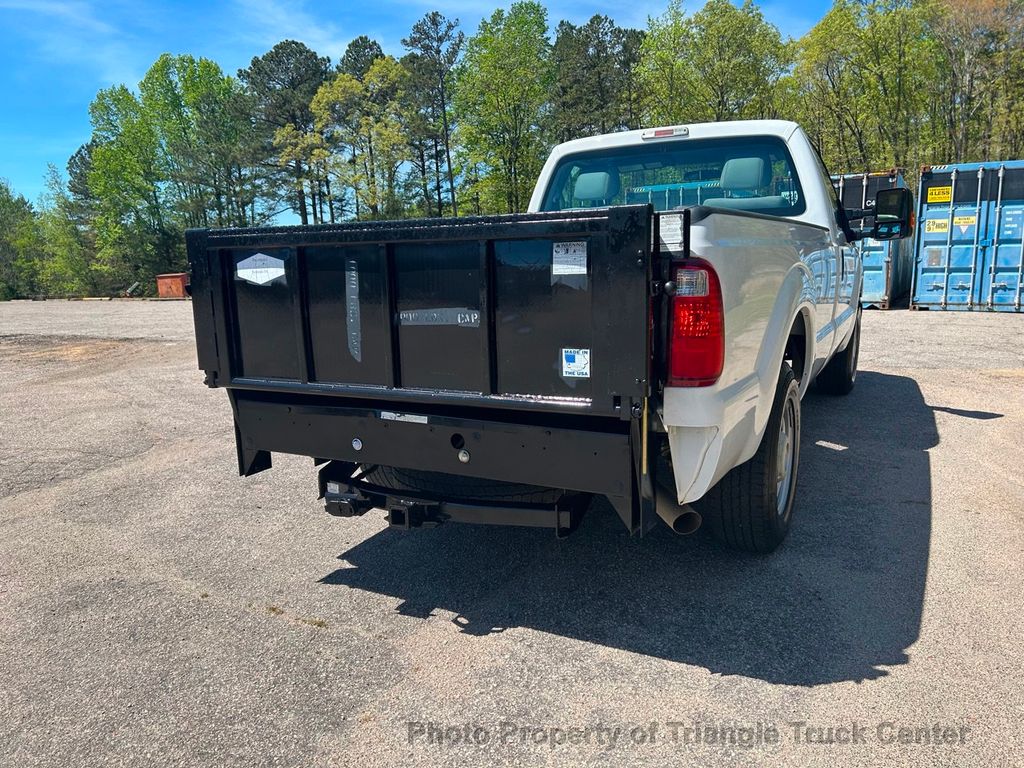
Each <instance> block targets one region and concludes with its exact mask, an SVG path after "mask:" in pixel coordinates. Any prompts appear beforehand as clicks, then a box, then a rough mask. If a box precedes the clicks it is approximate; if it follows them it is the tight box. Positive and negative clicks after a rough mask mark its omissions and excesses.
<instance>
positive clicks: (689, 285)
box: [667, 259, 725, 387]
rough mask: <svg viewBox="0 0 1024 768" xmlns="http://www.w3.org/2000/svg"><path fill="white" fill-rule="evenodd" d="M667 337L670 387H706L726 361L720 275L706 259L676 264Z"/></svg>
mask: <svg viewBox="0 0 1024 768" xmlns="http://www.w3.org/2000/svg"><path fill="white" fill-rule="evenodd" d="M673 268H674V269H675V283H676V292H675V295H674V296H673V297H672V308H671V313H672V317H671V328H670V330H669V340H668V381H667V384H668V386H670V387H706V386H708V385H710V384H714V383H715V382H716V381H718V377H719V376H721V375H722V365H723V363H724V362H725V311H724V309H723V308H722V287H721V285H720V284H719V282H718V275H717V274H716V273H715V270H714V269H712V268H711V265H710V264H708V263H707V262H704V261H699V260H696V259H694V260H690V261H687V262H685V263H682V264H676V265H674V267H673Z"/></svg>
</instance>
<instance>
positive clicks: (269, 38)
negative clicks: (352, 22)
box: [233, 0, 349, 62]
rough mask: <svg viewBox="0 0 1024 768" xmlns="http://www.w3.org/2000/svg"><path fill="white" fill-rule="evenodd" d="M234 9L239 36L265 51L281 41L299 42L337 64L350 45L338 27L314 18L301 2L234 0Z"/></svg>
mask: <svg viewBox="0 0 1024 768" xmlns="http://www.w3.org/2000/svg"><path fill="white" fill-rule="evenodd" d="M233 6H234V9H235V13H234V14H233V25H239V26H240V27H241V29H240V30H239V32H238V34H239V35H240V36H241V37H242V38H243V39H246V40H248V41H250V42H253V43H256V44H258V45H260V46H263V47H264V48H266V49H269V48H271V47H272V46H274V45H276V44H277V43H279V42H281V41H282V40H298V41H299V42H301V43H305V44H306V45H308V46H309V47H310V48H312V49H313V50H314V51H316V52H317V53H319V54H320V55H321V56H324V55H326V56H330V57H331V61H334V62H336V61H338V59H340V58H341V55H342V54H343V53H344V52H345V47H346V46H347V45H348V42H349V38H348V37H346V36H345V35H344V34H343V33H342V31H341V29H340V28H339V27H338V26H337V25H335V24H333V23H332V22H330V21H325V20H323V19H320V18H316V17H315V16H314V15H313V14H312V13H310V12H309V11H308V10H307V8H306V3H304V2H301V0H235V1H234V3H233ZM258 53H259V51H254V55H256V54H258Z"/></svg>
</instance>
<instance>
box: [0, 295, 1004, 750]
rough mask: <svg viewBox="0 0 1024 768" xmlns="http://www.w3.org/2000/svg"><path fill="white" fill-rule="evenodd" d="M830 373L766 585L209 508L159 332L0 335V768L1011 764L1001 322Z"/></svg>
mask: <svg viewBox="0 0 1024 768" xmlns="http://www.w3.org/2000/svg"><path fill="white" fill-rule="evenodd" d="M860 368H861V373H860V376H859V378H858V382H857V387H856V389H855V390H854V392H853V393H852V394H851V395H850V396H849V397H847V398H841V399H830V398H827V397H824V396H821V395H817V394H813V393H812V394H809V395H808V396H807V398H806V399H805V400H804V403H803V451H802V456H801V465H800V477H799V488H798V498H797V506H796V511H795V520H794V528H793V530H792V532H791V535H790V538H789V539H788V541H787V542H786V543H785V545H784V546H783V547H782V548H781V549H780V550H779V551H778V552H776V553H775V554H773V555H771V556H767V557H752V556H747V555H741V554H736V553H732V552H729V551H726V550H723V549H721V548H720V547H718V546H717V545H715V544H714V542H712V541H711V540H710V539H708V538H707V537H705V536H703V535H701V534H699V533H698V534H697V535H696V536H692V537H687V538H682V537H676V536H674V535H673V534H671V533H669V532H668V531H667V530H666V529H662V530H659V531H657V532H655V533H654V534H652V535H650V536H648V537H646V538H644V539H642V540H637V539H631V538H629V537H628V536H627V535H626V534H625V533H624V531H623V530H622V528H621V524H620V523H619V521H618V520H617V518H616V517H615V515H614V513H613V512H612V511H611V510H610V508H607V507H600V506H599V507H597V508H595V509H594V510H593V511H592V512H591V513H590V514H589V515H588V516H587V517H586V518H585V520H584V522H583V525H582V527H581V529H580V530H579V531H578V532H577V533H576V534H574V535H573V536H571V537H570V538H568V539H567V540H564V541H558V540H556V539H555V538H554V536H553V535H552V534H551V533H550V532H548V531H540V530H529V529H522V530H521V529H510V528H489V527H477V526H462V527H460V526H456V525H447V526H441V527H440V528H437V529H433V530H420V531H413V532H411V533H405V534H403V533H400V532H396V531H390V530H387V529H386V528H385V526H384V522H383V519H382V513H380V512H373V513H370V514H368V515H366V516H364V517H362V518H358V519H355V520H339V519H335V518H331V517H329V516H327V515H326V514H325V513H324V512H323V509H322V506H321V504H320V503H319V502H317V500H316V498H315V496H316V490H315V472H314V469H313V466H312V463H311V462H310V461H309V460H308V459H303V458H298V457H288V456H279V455H275V456H274V468H273V469H272V470H271V471H268V472H264V473H262V474H260V475H258V476H256V477H253V478H249V479H241V478H239V477H237V474H236V465H235V451H234V444H233V434H232V429H231V415H230V409H229V407H228V402H227V397H226V395H225V393H224V392H223V391H220V390H210V389H207V388H206V387H204V386H203V384H202V374H201V373H200V372H199V371H197V370H196V368H195V355H194V351H193V347H192V341H191V312H190V307H189V305H188V304H187V303H184V302H181V303H170V302H168V303H156V302H81V303H75V302H45V303H9V304H0V766H11V767H12V768H14V767H16V768H25V767H27V766H44V765H45V766H107V765H111V766H113V765H119V766H120V765H181V766H254V765H275V766H303V767H307V766H361V767H362V768H368V767H369V766H398V765H402V766H420V765H467V766H505V765H508V766H534V765H550V766H567V765H577V764H579V765H582V764H587V765H629V766H637V765H651V766H667V765H716V764H725V763H729V764H730V765H740V766H744V765H750V766H761V765H771V764H775V765H809V766H829V768H834V766H836V765H858V766H873V765H886V766H889V765H899V764H907V765H911V764H912V765H929V766H944V765H951V766H952V765H968V766H1016V765H1021V764H1022V763H1024V758H1022V757H1021V755H1022V754H1024V737H1022V735H1021V723H1022V721H1024V682H1022V681H1024V618H1022V615H1024V614H1022V608H1024V597H1022V595H1024V534H1022V528H1024V525H1022V523H1024V470H1022V463H1024V462H1022V458H1024V457H1022V450H1021V439H1022V435H1024V316H1007V315H998V316H997V315H990V314H966V313H962V314H961V313H936V312H920V313H918V312H908V311H897V312H891V313H883V312H866V313H865V315H864V332H863V347H862V354H861V366H860ZM798 724H802V725H798ZM829 728H832V729H833V730H832V731H831V741H832V742H833V743H817V742H819V741H822V740H824V741H826V742H827V741H829V736H830V732H829V731H828V729H829ZM808 729H810V730H809V731H808ZM900 729H908V730H900ZM808 737H810V738H808ZM847 742H849V743H847Z"/></svg>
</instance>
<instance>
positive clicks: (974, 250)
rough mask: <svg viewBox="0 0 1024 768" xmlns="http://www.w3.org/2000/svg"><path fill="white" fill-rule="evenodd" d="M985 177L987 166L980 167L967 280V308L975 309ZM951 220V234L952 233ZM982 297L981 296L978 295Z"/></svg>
mask: <svg viewBox="0 0 1024 768" xmlns="http://www.w3.org/2000/svg"><path fill="white" fill-rule="evenodd" d="M984 178H985V166H982V167H981V168H979V169H978V198H977V201H976V202H975V204H974V243H973V245H972V246H971V279H970V280H968V281H967V285H968V288H967V308H968V309H974V279H975V277H976V276H977V271H978V248H979V247H980V241H981V221H980V220H981V182H982V180H983V179H984ZM952 224H953V222H952V221H951V222H950V235H952ZM978 298H979V299H980V298H981V296H978Z"/></svg>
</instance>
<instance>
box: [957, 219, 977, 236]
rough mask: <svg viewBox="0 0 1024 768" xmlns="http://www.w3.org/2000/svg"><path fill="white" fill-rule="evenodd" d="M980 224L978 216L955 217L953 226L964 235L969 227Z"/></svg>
mask: <svg viewBox="0 0 1024 768" xmlns="http://www.w3.org/2000/svg"><path fill="white" fill-rule="evenodd" d="M977 222H978V217H977V216H954V217H953V226H954V227H958V228H959V229H960V233H961V234H963V233H964V232H966V231H967V230H968V228H969V227H973V226H974V225H975V224H976V223H977Z"/></svg>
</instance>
